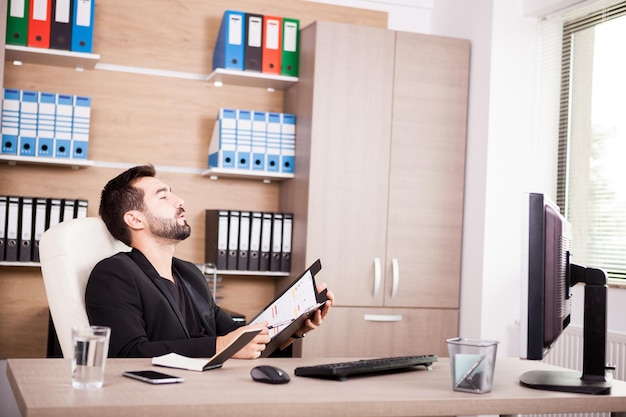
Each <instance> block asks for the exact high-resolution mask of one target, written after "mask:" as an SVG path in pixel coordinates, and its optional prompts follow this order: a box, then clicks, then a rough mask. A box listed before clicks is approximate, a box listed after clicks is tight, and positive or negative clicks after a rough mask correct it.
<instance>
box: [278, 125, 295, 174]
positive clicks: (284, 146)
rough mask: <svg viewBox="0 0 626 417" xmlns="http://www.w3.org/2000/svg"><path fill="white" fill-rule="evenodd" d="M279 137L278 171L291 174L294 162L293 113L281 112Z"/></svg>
mask: <svg viewBox="0 0 626 417" xmlns="http://www.w3.org/2000/svg"><path fill="white" fill-rule="evenodd" d="M280 139H281V140H280V172H285V173H290V174H292V173H293V172H294V170H295V163H296V116H295V115H294V114H286V113H283V114H282V123H281V135H280Z"/></svg>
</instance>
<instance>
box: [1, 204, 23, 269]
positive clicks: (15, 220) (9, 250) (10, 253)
mask: <svg viewBox="0 0 626 417" xmlns="http://www.w3.org/2000/svg"><path fill="white" fill-rule="evenodd" d="M19 215H20V198H19V197H15V196H9V198H8V201H7V223H6V225H7V227H6V235H7V239H6V243H5V244H6V255H5V260H7V261H9V262H17V259H18V246H17V241H18V236H19V222H20V218H19Z"/></svg>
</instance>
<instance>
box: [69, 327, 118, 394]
mask: <svg viewBox="0 0 626 417" xmlns="http://www.w3.org/2000/svg"><path fill="white" fill-rule="evenodd" d="M110 337H111V329H110V328H109V327H105V326H79V327H73V328H72V341H73V343H74V357H73V358H72V386H73V387H74V388H77V389H96V388H102V385H103V384H104V368H105V365H106V359H107V355H108V353H109V338H110Z"/></svg>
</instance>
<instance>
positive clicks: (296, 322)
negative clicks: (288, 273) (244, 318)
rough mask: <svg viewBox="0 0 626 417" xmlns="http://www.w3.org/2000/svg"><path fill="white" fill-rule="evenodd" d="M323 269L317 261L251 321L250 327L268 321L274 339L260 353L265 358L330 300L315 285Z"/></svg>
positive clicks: (324, 292)
mask: <svg viewBox="0 0 626 417" xmlns="http://www.w3.org/2000/svg"><path fill="white" fill-rule="evenodd" d="M321 269H322V263H321V261H320V260H319V259H318V260H316V261H315V262H313V264H312V265H311V266H310V267H308V268H307V269H306V270H305V271H304V272H303V273H302V274H301V275H300V276H299V277H298V278H297V279H296V280H295V281H293V283H292V284H291V285H290V286H289V287H288V288H286V289H285V290H284V291H283V292H282V293H281V294H280V295H279V296H278V297H276V298H275V299H274V300H273V301H272V302H271V303H269V304H268V305H267V306H266V307H265V308H264V309H263V310H261V312H260V313H259V314H258V315H256V316H255V317H254V318H253V319H252V320H251V321H250V324H255V323H261V322H263V321H265V320H268V321H269V327H270V337H271V340H270V342H269V343H268V344H267V346H266V348H265V350H263V352H262V353H261V357H262V358H265V357H267V356H269V355H271V354H272V352H274V351H275V350H276V349H277V348H279V347H280V346H282V345H283V344H284V343H285V342H286V341H287V340H288V339H289V338H290V337H291V336H292V335H293V334H294V333H295V332H296V331H297V330H298V329H299V328H301V327H302V325H303V324H304V322H305V321H306V319H308V318H309V317H310V316H311V315H312V314H313V313H315V311H316V310H317V309H319V308H320V307H322V306H323V305H324V303H325V302H326V300H328V298H327V296H326V290H324V291H322V292H318V291H317V284H316V283H315V276H316V275H317V274H318V273H319V271H320V270H321Z"/></svg>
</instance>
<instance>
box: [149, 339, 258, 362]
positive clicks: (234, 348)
mask: <svg viewBox="0 0 626 417" xmlns="http://www.w3.org/2000/svg"><path fill="white" fill-rule="evenodd" d="M260 331H261V330H260V329H247V330H245V331H243V332H242V333H241V334H240V335H239V337H238V338H237V339H235V340H233V341H232V342H231V343H230V344H229V345H228V346H226V347H225V348H224V349H222V350H220V351H219V352H217V353H216V354H215V355H213V357H211V358H209V359H205V358H190V357H188V356H183V355H179V354H178V353H168V354H166V355H162V356H156V357H154V358H152V364H153V365H156V366H165V367H168V368H178V369H187V370H191V371H207V370H209V369H215V368H221V367H222V365H223V364H224V362H226V361H227V360H228V359H230V358H231V356H233V355H234V354H235V353H237V352H239V351H240V350H241V349H242V348H243V347H244V346H245V345H247V344H248V343H249V342H250V341H251V340H252V339H254V336H256V335H257V334H258V333H259V332H260Z"/></svg>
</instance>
